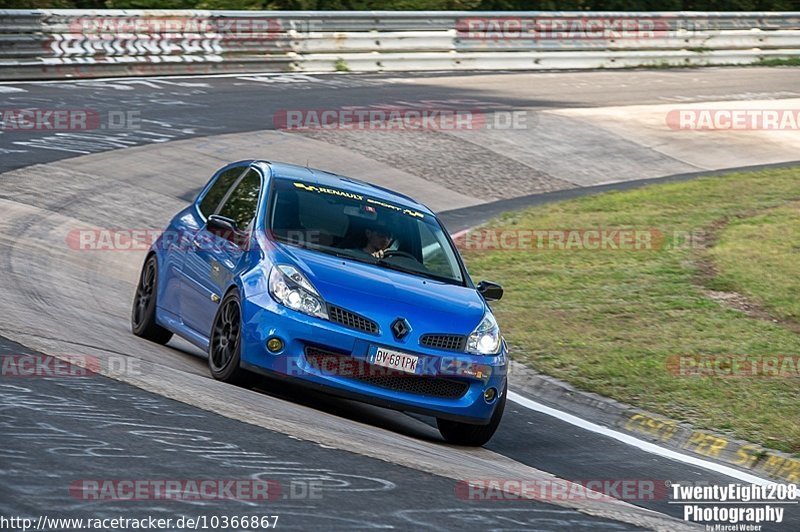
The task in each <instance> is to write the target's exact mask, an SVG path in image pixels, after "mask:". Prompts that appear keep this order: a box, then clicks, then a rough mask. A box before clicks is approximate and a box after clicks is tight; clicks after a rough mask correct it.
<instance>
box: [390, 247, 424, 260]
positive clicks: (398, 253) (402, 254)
mask: <svg viewBox="0 0 800 532" xmlns="http://www.w3.org/2000/svg"><path fill="white" fill-rule="evenodd" d="M388 257H405V258H407V259H412V260H414V261H416V262H419V260H417V257H415V256H414V255H412V254H411V253H408V252H406V251H400V250H399V249H387V250H386V251H384V252H383V258H384V259H385V258H388Z"/></svg>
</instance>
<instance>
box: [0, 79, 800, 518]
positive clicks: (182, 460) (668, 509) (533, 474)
mask: <svg viewBox="0 0 800 532" xmlns="http://www.w3.org/2000/svg"><path fill="white" fill-rule="evenodd" d="M798 87H800V71H798V70H795V69H779V68H777V69H762V68H718V69H707V70H700V69H692V70H657V71H646V70H635V71H620V72H580V73H578V72H572V73H570V72H566V73H537V74H519V73H516V74H510V73H509V74H506V73H498V74H491V75H485V74H475V75H469V74H467V75H465V74H459V75H449V74H435V73H434V74H426V75H419V76H417V75H402V76H391V77H389V76H379V75H305V74H304V75H291V74H281V75H274V74H263V75H249V76H248V75H239V76H221V77H197V78H191V77H182V78H158V79H156V78H147V79H126V80H95V81H62V82H47V83H22V82H20V83H6V84H0V102H2V106H0V107H1V108H3V109H27V108H43V109H73V110H74V109H84V110H90V111H91V112H92V113H95V114H96V115H97V116H99V117H100V125H99V126H98V127H97V128H96V129H95V130H93V131H48V130H24V131H23V130H12V129H9V128H8V127H5V128H4V129H3V130H2V131H1V132H0V154H2V156H1V157H0V172H2V173H1V174H0V263H1V266H0V268H1V269H2V272H3V275H2V276H0V293H1V294H2V297H1V298H0V315H1V316H3V318H2V319H0V337H2V338H0V354H2V355H24V354H36V353H41V354H43V355H42V356H44V355H55V356H57V357H62V358H63V357H64V356H69V355H88V356H93V357H97V358H98V359H101V360H105V359H113V360H115V361H128V362H123V363H122V365H123V366H125V367H124V368H122V370H121V371H120V372H119V374H118V375H115V379H111V378H107V377H103V376H86V377H75V378H63V379H56V378H45V379H32V378H27V379H23V378H12V377H6V376H3V377H0V379H2V380H0V426H2V431H1V432H2V435H3V438H2V441H3V445H2V449H0V457H1V459H0V470H2V471H3V480H4V481H3V483H2V485H0V515H3V516H27V517H32V518H38V517H39V516H41V515H42V514H44V513H47V514H48V515H49V516H50V517H76V518H80V517H89V516H92V517H114V516H119V515H123V516H160V517H165V518H166V517H177V516H196V515H206V516H210V515H217V516H221V515H228V516H233V515H258V516H262V515H277V516H279V518H280V519H279V526H280V527H281V528H285V529H303V530H308V529H315V528H317V527H320V528H321V527H325V528H329V529H354V528H397V529H413V530H426V529H440V530H442V529H444V530H450V529H453V530H456V529H458V530H501V529H502V530H590V529H592V530H595V529H596V530H628V529H656V530H681V529H684V528H690V526H689V524H688V523H684V521H683V519H682V516H683V508H682V506H681V505H678V504H670V501H669V497H668V496H667V495H666V493H667V488H668V486H669V485H670V484H671V483H675V482H705V483H708V484H727V483H729V482H751V481H758V480H759V479H754V478H752V476H751V475H749V474H748V473H747V472H744V471H735V470H730V468H724V467H721V466H717V465H716V464H713V463H711V462H708V463H705V464H697V463H696V462H691V461H688V460H675V459H671V458H667V457H665V456H661V455H659V454H655V453H653V452H646V451H644V450H641V449H639V448H637V447H636V446H633V445H630V444H628V443H624V442H622V441H619V439H617V438H615V437H614V435H613V434H609V433H603V432H596V431H592V430H586V429H584V428H580V427H578V426H576V425H574V424H571V423H567V422H564V421H562V420H561V419H559V418H558V417H554V416H551V415H546V414H543V413H540V412H537V411H535V410H533V409H531V408H528V407H527V406H526V404H525V402H524V401H516V402H515V401H509V403H508V406H507V409H506V414H505V417H504V419H503V422H502V424H501V426H500V429H499V430H498V432H497V434H496V435H495V437H494V438H493V439H492V440H491V441H490V442H489V444H487V445H486V446H485V447H484V448H480V449H469V448H460V447H453V446H447V445H445V444H444V443H443V442H442V440H441V438H440V437H439V435H438V432H437V431H436V429H435V427H434V426H433V425H432V424H431V420H428V419H425V418H421V417H418V416H410V415H405V414H402V413H398V412H392V411H387V410H383V409H380V408H377V407H372V406H368V405H363V404H360V403H354V402H351V401H347V400H343V399H335V398H331V397H327V396H322V395H319V394H316V393H311V392H308V391H306V390H298V389H295V388H294V387H292V386H290V385H286V384H282V383H278V382H272V381H268V380H265V381H264V382H263V383H262V384H261V385H259V387H258V388H257V389H256V390H248V389H241V388H236V387H233V386H228V385H225V384H222V383H220V382H216V381H214V380H212V379H211V378H210V376H209V375H208V372H207V369H206V362H205V359H204V356H205V355H204V353H201V352H199V351H198V350H197V349H196V348H194V347H192V346H191V345H189V344H188V343H186V342H184V341H182V340H180V339H173V340H172V341H171V342H170V343H169V344H168V345H167V346H159V345H155V344H152V343H148V342H146V341H143V340H141V339H139V338H136V337H134V336H133V335H132V334H131V333H130V329H129V312H130V303H131V299H132V296H133V289H134V285H135V281H136V279H137V275H138V272H139V268H140V266H141V262H142V260H143V257H144V253H143V252H142V251H125V252H122V251H119V252H102V251H94V252H86V251H80V250H76V249H75V248H74V246H72V245H71V241H70V237H69V235H70V232H71V231H74V230H76V229H82V228H127V229H159V228H162V227H164V225H165V224H166V222H167V221H168V220H169V218H170V217H171V216H172V215H173V214H174V213H175V212H177V211H178V210H179V209H180V208H181V207H182V206H183V205H185V203H186V202H187V201H190V200H191V199H192V198H193V196H194V195H195V194H196V192H197V190H198V189H199V187H201V186H202V185H203V184H204V183H205V182H206V181H207V180H208V178H209V176H210V175H211V174H212V173H213V171H214V170H215V169H216V168H218V167H221V166H223V165H224V164H226V163H228V162H230V161H233V160H238V159H247V158H264V159H274V160H278V161H286V162H292V163H299V164H309V165H310V166H313V167H319V168H323V169H327V170H332V171H336V172H340V173H344V174H347V175H351V176H353V177H358V178H363V179H366V180H368V181H373V182H376V183H378V184H383V185H387V186H391V187H392V188H395V189H397V190H399V191H401V192H405V193H408V194H410V195H412V196H414V197H415V198H417V199H419V200H421V201H423V202H424V203H426V204H428V205H429V206H430V207H431V208H433V209H434V210H436V211H438V212H441V213H443V219H444V220H445V223H447V224H448V228H449V229H450V230H451V232H455V231H457V230H460V229H464V228H466V227H469V226H470V223H471V220H475V222H476V223H477V222H478V221H483V220H484V219H485V218H486V216H487V213H488V212H490V211H491V212H492V213H493V212H495V211H496V209H497V205H498V204H497V203H496V202H498V201H507V202H509V203H508V204H509V205H512V204H514V203H513V202H514V200H515V198H520V197H524V196H529V195H532V194H550V195H554V196H555V197H557V194H558V193H559V192H560V191H568V190H574V189H581V188H587V189H591V188H592V187H597V186H603V185H607V184H609V183H614V185H612V186H625V183H626V182H630V181H633V180H640V179H647V178H658V177H662V176H670V175H678V174H689V173H695V172H704V171H711V170H719V169H722V168H728V167H743V166H753V165H762V164H775V163H781V162H784V161H792V160H795V159H798V157H797V155H796V154H797V153H798V151H797V148H798V140H797V139H796V138H791V137H790V136H788V135H787V136H781V135H776V136H774V137H772V138H771V139H770V142H769V143H763V144H762V143H759V142H757V141H756V142H754V141H753V140H752V138H751V139H750V140H744V139H742V138H736V137H735V136H728V135H724V134H722V135H718V136H705V137H698V136H694V137H692V136H691V135H688V136H687V135H685V133H686V132H681V131H677V132H676V131H672V132H668V133H662V132H660V131H659V130H657V128H654V127H653V126H652V125H653V124H655V123H663V119H664V118H663V117H664V114H665V113H666V112H669V111H670V110H672V109H680V108H684V107H685V108H692V109H694V108H698V107H703V106H710V105H727V106H741V105H751V106H758V105H760V104H758V103H753V102H772V105H774V104H775V102H779V103H780V102H784V103H783V105H785V106H787V107H791V106H792V105H794V103H793V101H796V100H795V99H796V98H798V97H800V89H798ZM387 106H394V107H396V108H398V107H399V108H416V109H451V110H452V109H455V110H461V111H471V112H479V113H482V114H485V115H486V116H487V117H488V116H492V117H493V116H495V115H500V116H508V115H509V114H510V113H514V112H522V115H518V116H523V117H524V121H523V124H522V125H521V126H520V127H519V128H518V129H514V130H508V129H504V127H501V126H502V124H500V123H498V122H496V121H492V120H494V119H493V118H492V119H489V120H490V122H489V123H490V124H491V125H492V127H481V128H478V130H468V131H465V130H456V131H449V130H448V131H436V130H434V131H431V130H422V131H402V132H401V131H396V132H394V131H393V132H387V131H373V130H366V131H353V130H352V129H347V128H339V129H333V130H330V131H328V130H324V131H320V130H316V131H308V130H287V129H285V128H283V129H282V128H281V127H280V126H281V125H282V122H281V121H280V118H276V117H280V116H283V114H285V113H286V112H287V111H292V110H295V111H297V110H300V111H305V112H307V111H308V110H334V111H337V112H339V111H341V110H343V109H360V108H369V109H381V108H388V107H387ZM631 106H633V109H634V111H631ZM794 106H795V107H796V105H794ZM109 113H111V115H113V117H114V120H116V121H117V122H116V123H115V124H116V126H120V127H111V126H112V125H114V124H111V122H109V120H110V118H109ZM282 113H283V114H282ZM643 117H644V118H643ZM648 117H649V118H648ZM669 134H673V136H672V137H669ZM682 135H683V136H682ZM795 136H796V132H795ZM501 205H502V204H501ZM514 205H516V204H514ZM448 211H451V213H452V215H451V216H450V217H449V218H448ZM455 214H457V216H456V215H455ZM506 289H513V287H506ZM501 326H502V324H501ZM511 390H512V391H513V392H515V393H518V394H519V395H520V396H523V397H526V398H528V399H530V400H532V401H535V402H541V401H545V402H546V400H545V399H544V398H537V397H536V396H535V391H530V390H523V389H518V388H515V385H514V377H513V375H512V376H511ZM540 404H541V403H540ZM103 478H111V479H154V478H173V479H191V478H217V479H221V478H251V479H252V478H255V479H270V480H275V481H278V482H280V483H281V486H282V490H281V493H280V494H279V495H278V496H276V497H274V498H272V499H271V500H268V501H253V500H246V499H235V500H227V501H208V500H198V501H164V500H140V501H108V500H93V499H91V498H87V497H82V496H81V495H80V493H77V492H76V490H75V489H74V486H75V485H76V483H79V482H81V481H82V480H85V479H103ZM469 479H531V480H536V481H542V482H551V481H554V479H565V480H572V481H588V480H592V479H595V480H596V479H605V480H621V479H622V480H632V481H636V482H639V483H643V482H652V483H653V485H655V486H658V489H656V490H655V493H656V496H654V497H645V498H644V499H643V500H629V501H625V502H620V501H617V500H608V499H593V498H591V497H588V498H587V497H583V498H581V497H574V498H569V499H567V500H563V499H556V500H500V501H498V500H471V499H470V497H469V496H468V495H467V496H465V491H464V489H462V488H463V481H464V480H469ZM71 487H72V489H71ZM55 528H57V527H54V528H53V529H55ZM798 529H800V512H798V511H797V509H796V507H794V508H789V509H787V511H786V517H785V519H784V523H782V524H781V525H780V526H773V527H772V528H770V527H769V526H765V527H764V529H763V530H798Z"/></svg>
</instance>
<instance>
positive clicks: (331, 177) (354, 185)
mask: <svg viewBox="0 0 800 532" xmlns="http://www.w3.org/2000/svg"><path fill="white" fill-rule="evenodd" d="M257 162H259V163H262V164H264V165H266V166H268V167H269V168H270V173H271V175H272V177H275V178H278V179H287V180H290V179H296V180H298V181H304V182H306V183H313V184H315V185H318V186H323V187H331V188H337V189H341V190H345V191H347V192H355V193H357V194H362V195H365V196H370V197H372V198H376V199H380V200H383V201H389V202H392V203H395V204H397V205H401V206H403V207H408V208H411V209H415V210H418V211H423V212H425V213H426V214H430V215H433V214H434V213H433V211H431V210H430V209H429V208H428V207H426V206H425V205H424V204H422V203H420V202H418V201H416V200H414V199H413V198H410V197H408V196H406V195H405V194H401V193H399V192H395V191H393V190H390V189H388V188H384V187H381V186H378V185H373V184H372V183H368V182H366V181H362V180H360V179H356V178H353V177H347V176H343V175H339V174H334V173H332V172H326V171H325V170H319V169H317V168H309V167H307V166H298V165H296V164H288V163H279V162H273V161H257Z"/></svg>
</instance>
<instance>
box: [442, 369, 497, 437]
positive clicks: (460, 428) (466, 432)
mask: <svg viewBox="0 0 800 532" xmlns="http://www.w3.org/2000/svg"><path fill="white" fill-rule="evenodd" d="M507 393H508V384H506V385H505V387H504V388H503V393H502V396H501V397H500V398H499V399H498V401H499V402H498V403H497V406H496V407H495V409H494V413H493V414H492V419H491V421H489V424H488V425H471V424H469V423H461V422H459V421H450V420H448V419H439V418H437V419H436V425H437V426H438V427H439V432H440V433H441V435H442V437H443V438H444V439H445V441H446V442H447V443H452V444H454V445H465V446H469V447H480V446H481V445H483V444H485V443H486V442H488V441H489V440H491V439H492V436H494V433H495V431H497V427H498V426H499V425H500V420H501V419H502V418H503V411H504V410H505V408H506V395H507Z"/></svg>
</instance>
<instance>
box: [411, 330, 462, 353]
mask: <svg viewBox="0 0 800 532" xmlns="http://www.w3.org/2000/svg"><path fill="white" fill-rule="evenodd" d="M419 343H420V344H421V345H424V346H426V347H433V348H434V349H445V350H447V351H463V350H464V348H466V347H467V337H466V336H462V335H460V334H423V335H422V337H421V338H420V339H419Z"/></svg>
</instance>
